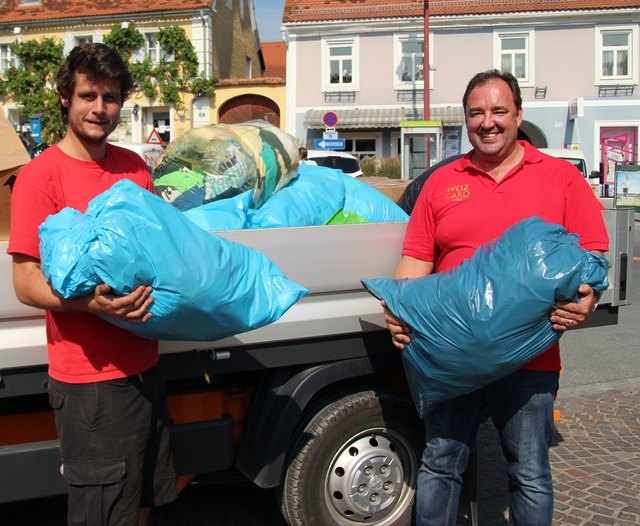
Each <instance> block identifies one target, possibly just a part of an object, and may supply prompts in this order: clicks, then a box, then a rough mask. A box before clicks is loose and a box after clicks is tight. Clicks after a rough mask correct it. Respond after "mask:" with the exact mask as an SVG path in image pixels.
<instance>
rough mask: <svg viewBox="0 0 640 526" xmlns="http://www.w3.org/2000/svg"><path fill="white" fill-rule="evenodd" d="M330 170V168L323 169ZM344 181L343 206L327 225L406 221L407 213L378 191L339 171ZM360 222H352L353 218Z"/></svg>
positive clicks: (407, 218)
mask: <svg viewBox="0 0 640 526" xmlns="http://www.w3.org/2000/svg"><path fill="white" fill-rule="evenodd" d="M325 170H330V168H325ZM340 173H341V174H342V177H343V181H344V188H345V197H344V206H343V208H342V210H340V211H339V212H338V213H337V214H336V215H335V216H334V217H333V218H331V220H330V221H329V223H328V224H330V225H336V224H344V223H352V222H358V223H385V222H388V221H408V220H409V216H408V215H407V213H406V212H405V211H404V210H403V209H402V208H400V207H399V206H398V205H397V204H395V203H394V202H393V200H392V199H390V198H389V197H387V196H386V195H384V194H383V193H382V192H381V191H380V190H377V189H376V188H373V187H372V186H371V185H368V184H367V183H363V182H362V181H359V180H358V179H357V178H356V177H349V176H348V175H345V174H343V173H342V171H340ZM354 215H355V216H356V217H357V218H359V219H360V220H357V221H353V219H352V218H353V216H354Z"/></svg>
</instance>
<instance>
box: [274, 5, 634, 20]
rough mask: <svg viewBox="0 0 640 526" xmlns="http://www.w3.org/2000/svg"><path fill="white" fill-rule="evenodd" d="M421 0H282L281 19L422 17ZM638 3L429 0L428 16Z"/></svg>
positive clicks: (610, 7) (603, 6)
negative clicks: (283, 2) (283, 0)
mask: <svg viewBox="0 0 640 526" xmlns="http://www.w3.org/2000/svg"><path fill="white" fill-rule="evenodd" d="M423 5H424V4H423V2H422V0H285V6H284V12H283V21H284V22H285V23H295V22H318V21H329V20H359V19H384V18H403V17H409V18H413V17H422V16H423V14H424V7H423ZM628 7H631V8H634V7H640V1H638V0H430V2H429V14H430V15H431V16H446V15H467V14H497V13H515V12H528V11H567V10H590V9H616V8H628Z"/></svg>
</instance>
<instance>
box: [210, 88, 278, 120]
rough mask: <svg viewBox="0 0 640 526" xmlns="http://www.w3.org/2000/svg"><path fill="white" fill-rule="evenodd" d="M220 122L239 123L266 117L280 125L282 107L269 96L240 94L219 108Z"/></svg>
mask: <svg viewBox="0 0 640 526" xmlns="http://www.w3.org/2000/svg"><path fill="white" fill-rule="evenodd" d="M218 113H219V122H221V123H224V124H238V123H241V122H246V121H250V120H253V119H264V120H266V121H267V122H270V123H271V124H273V125H274V126H277V127H278V128H279V127H280V108H278V105H277V104H276V103H275V102H273V101H272V100H271V99H268V98H267V97H262V96H260V95H240V96H239V97H235V98H233V99H230V100H228V101H227V102H225V103H224V104H223V105H222V107H221V108H220V110H219V112H218Z"/></svg>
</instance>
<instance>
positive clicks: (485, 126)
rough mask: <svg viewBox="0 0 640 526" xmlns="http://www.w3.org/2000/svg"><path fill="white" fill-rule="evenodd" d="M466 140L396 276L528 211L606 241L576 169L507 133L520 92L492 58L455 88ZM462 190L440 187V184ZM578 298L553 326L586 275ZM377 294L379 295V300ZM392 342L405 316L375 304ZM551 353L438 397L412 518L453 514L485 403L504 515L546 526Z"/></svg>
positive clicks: (584, 305)
mask: <svg viewBox="0 0 640 526" xmlns="http://www.w3.org/2000/svg"><path fill="white" fill-rule="evenodd" d="M463 107H464V112H465V123H466V127H467V133H468V136H469V140H470V142H471V144H472V146H473V150H471V151H470V152H469V153H468V154H467V155H466V156H464V157H463V158H461V159H458V160H455V161H453V162H451V163H449V164H447V165H446V166H444V167H442V168H440V169H438V170H436V171H435V172H434V173H433V174H432V175H431V176H430V177H429V178H428V179H427V181H426V182H425V184H424V187H423V189H422V191H421V193H420V196H419V197H418V200H417V202H416V205H415V208H414V210H413V213H412V215H411V218H410V221H409V225H408V227H407V232H406V236H405V240H404V245H403V255H402V258H401V260H400V262H399V263H398V266H397V268H396V272H395V276H394V277H395V278H419V277H423V276H426V275H428V274H431V273H433V272H446V271H448V270H450V269H452V268H454V267H456V266H458V265H460V264H461V263H462V262H463V261H464V260H465V259H469V258H470V257H471V256H472V255H473V253H474V252H475V250H476V249H477V248H478V247H479V246H480V245H482V244H484V243H486V242H489V241H491V240H493V239H496V238H498V237H499V236H500V235H501V234H502V233H503V232H504V231H505V230H506V229H507V228H509V227H510V226H511V225H513V224H515V223H517V222H518V221H520V220H522V219H525V218H528V217H531V216H538V217H541V218H542V219H544V220H546V221H548V222H550V223H557V224H561V225H563V226H564V227H565V228H566V229H567V231H569V232H572V233H576V234H578V235H579V239H580V244H581V246H582V247H583V248H584V249H586V250H589V251H593V252H597V253H602V252H604V251H606V250H607V249H608V236H607V231H606V228H605V225H604V221H603V219H602V214H601V207H600V204H599V203H598V201H597V199H596V198H595V196H594V194H593V192H592V191H591V188H589V185H586V184H584V181H583V180H582V177H581V175H580V173H579V172H578V171H577V170H576V169H575V168H574V167H573V166H571V165H570V164H568V163H567V162H566V161H563V160H561V159H555V158H552V157H549V156H547V155H544V154H542V153H541V152H539V151H538V150H536V149H535V148H534V147H532V146H531V145H530V144H529V143H526V142H524V141H518V140H517V136H518V127H519V126H520V123H521V122H522V97H521V95H520V88H519V86H518V82H517V80H516V79H515V78H514V77H513V76H512V75H510V74H507V73H500V72H499V71H496V70H492V71H486V72H482V73H479V74H477V75H476V76H474V77H473V78H472V79H471V81H470V82H469V84H468V86H467V89H466V91H465V94H464V97H463ZM452 186H456V187H459V188H464V189H465V192H463V193H462V194H461V195H457V196H456V198H455V199H452V198H451V193H450V192H449V191H448V188H451V187H452ZM578 296H579V297H580V301H579V303H576V302H568V301H565V302H561V303H559V304H558V305H557V306H556V308H555V309H554V310H553V311H552V312H551V313H550V321H551V322H552V324H553V328H554V329H555V330H558V331H564V330H567V329H571V328H575V327H578V326H579V325H581V324H582V323H583V322H584V320H585V319H586V317H587V316H588V315H589V313H590V312H591V311H592V310H593V309H594V307H595V304H596V297H595V295H594V291H593V289H592V288H591V287H589V286H588V285H585V284H583V285H581V286H580V289H579V291H578ZM383 306H384V304H383ZM385 319H386V321H387V324H388V326H389V330H390V332H391V335H392V340H393V343H394V345H395V346H396V347H397V348H398V349H403V348H404V346H405V345H407V344H408V343H409V342H410V341H411V333H410V328H409V327H407V326H406V324H404V323H403V322H402V321H401V320H398V319H397V318H395V317H394V316H393V315H392V314H391V313H390V312H389V311H388V310H387V309H385ZM559 371H560V353H559V347H558V345H554V346H553V347H551V348H550V349H548V350H547V351H545V352H544V353H542V354H541V355H539V356H538V357H536V358H535V359H534V360H532V361H531V362H530V363H529V364H527V365H526V366H525V367H524V368H523V369H521V370H520V371H517V372H515V373H513V374H511V375H509V376H507V377H505V378H502V379H500V380H498V381H496V382H494V383H492V384H490V385H488V386H485V387H483V388H481V389H479V390H477V391H474V392H472V393H470V394H467V395H463V396H459V397H457V398H454V399H452V400H448V401H445V402H443V403H441V404H439V405H437V406H436V407H434V408H433V410H432V411H431V412H430V413H429V414H427V415H426V417H425V419H424V424H425V434H426V438H425V440H426V446H425V449H424V453H423V456H422V466H421V468H420V471H419V474H418V488H417V506H416V524H417V525H418V526H427V525H429V526H447V525H449V526H454V525H455V524H456V515H457V511H458V503H459V499H460V489H461V486H462V476H463V474H464V471H465V469H466V466H467V461H468V457H469V452H470V450H471V449H472V448H473V447H474V445H475V436H476V432H477V429H478V426H479V424H480V422H481V421H482V420H483V418H484V416H485V415H486V412H487V410H489V412H490V415H491V418H492V420H493V422H494V424H495V426H496V429H497V430H498V433H499V435H500V443H501V446H502V451H503V453H504V455H505V458H506V460H507V474H508V477H509V510H510V524H515V525H518V526H525V525H527V526H550V525H551V522H552V517H553V485H552V480H551V467H550V465H549V447H550V443H551V437H552V432H553V403H554V399H555V395H556V392H557V390H558V378H559Z"/></svg>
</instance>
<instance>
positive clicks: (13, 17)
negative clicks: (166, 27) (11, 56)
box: [0, 0, 212, 23]
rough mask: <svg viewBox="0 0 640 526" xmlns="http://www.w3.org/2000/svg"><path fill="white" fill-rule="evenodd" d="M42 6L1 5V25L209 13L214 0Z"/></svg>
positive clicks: (99, 0)
mask: <svg viewBox="0 0 640 526" xmlns="http://www.w3.org/2000/svg"><path fill="white" fill-rule="evenodd" d="M41 2H42V3H41V5H27V6H20V0H2V2H0V23H21V22H37V21H44V20H56V19H67V18H83V17H93V16H115V15H132V14H137V13H149V12H157V11H165V12H167V11H171V12H180V11H188V10H191V9H208V8H209V7H210V6H211V3H212V1H211V0H180V1H179V2H176V1H175V0H153V1H152V2H151V1H149V0H41Z"/></svg>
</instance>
